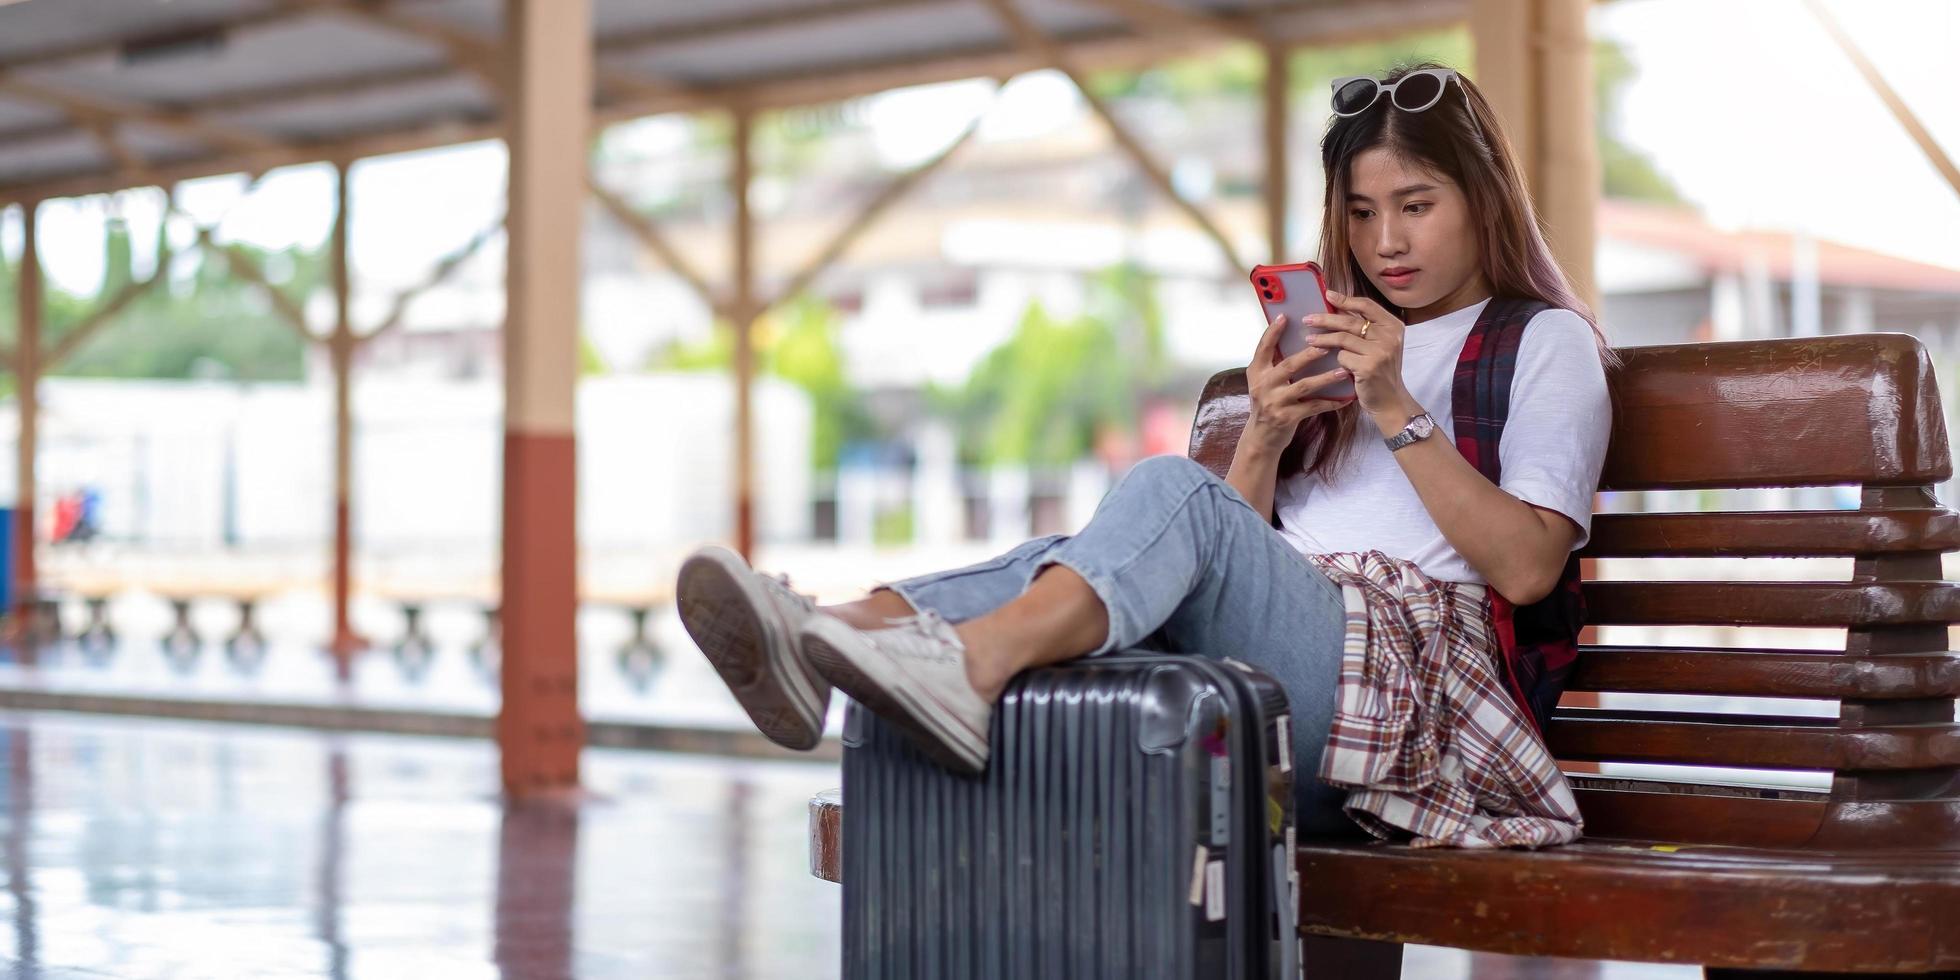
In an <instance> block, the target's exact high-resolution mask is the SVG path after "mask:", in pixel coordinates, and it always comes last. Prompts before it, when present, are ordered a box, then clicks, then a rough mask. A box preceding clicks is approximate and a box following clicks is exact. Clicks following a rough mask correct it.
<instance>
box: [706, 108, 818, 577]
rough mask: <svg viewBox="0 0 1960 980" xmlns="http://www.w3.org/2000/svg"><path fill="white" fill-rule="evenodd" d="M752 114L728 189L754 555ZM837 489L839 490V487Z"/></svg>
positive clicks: (739, 428) (743, 473)
mask: <svg viewBox="0 0 1960 980" xmlns="http://www.w3.org/2000/svg"><path fill="white" fill-rule="evenodd" d="M754 122H755V116H754V115H753V114H751V113H750V112H749V111H748V110H746V109H738V110H736V112H735V127H734V146H733V147H732V148H731V150H730V154H731V156H730V160H729V168H728V194H729V196H730V197H732V198H733V199H734V202H735V299H734V302H733V303H731V304H730V309H729V311H728V315H729V318H730V319H731V320H733V321H734V324H733V326H734V328H735V550H736V551H737V552H739V553H740V554H741V555H742V557H743V558H746V559H748V560H751V561H753V560H754V559H755V319H756V317H757V316H758V315H760V314H761V313H762V311H761V310H760V309H757V305H758V304H757V302H756V297H755V215H754V214H753V213H752V212H751V211H750V210H749V184H750V182H751V181H752V180H753V179H754V173H755V164H754V159H753V153H754V151H755V126H754ZM840 492H841V491H840Z"/></svg>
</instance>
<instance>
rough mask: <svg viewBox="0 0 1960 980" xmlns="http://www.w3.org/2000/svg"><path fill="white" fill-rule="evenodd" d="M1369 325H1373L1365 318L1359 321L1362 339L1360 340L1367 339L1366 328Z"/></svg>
mask: <svg viewBox="0 0 1960 980" xmlns="http://www.w3.org/2000/svg"><path fill="white" fill-rule="evenodd" d="M1370 326H1373V324H1371V323H1369V322H1368V321H1367V320H1363V321H1361V339H1362V340H1367V339H1368V328H1369V327H1370Z"/></svg>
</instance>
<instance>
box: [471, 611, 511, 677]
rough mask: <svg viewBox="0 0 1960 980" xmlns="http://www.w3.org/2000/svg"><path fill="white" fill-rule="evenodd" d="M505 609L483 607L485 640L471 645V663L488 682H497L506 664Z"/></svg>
mask: <svg viewBox="0 0 1960 980" xmlns="http://www.w3.org/2000/svg"><path fill="white" fill-rule="evenodd" d="M503 644H504V626H503V607H502V606H499V605H496V604H487V605H485V606H484V607H483V638H482V639H480V640H478V641H476V642H475V643H472V644H470V662H471V663H474V664H476V669H477V672H478V673H480V674H482V675H483V677H484V678H485V679H486V680H495V679H496V677H497V671H498V669H500V668H501V667H502V666H503V662H504V648H503Z"/></svg>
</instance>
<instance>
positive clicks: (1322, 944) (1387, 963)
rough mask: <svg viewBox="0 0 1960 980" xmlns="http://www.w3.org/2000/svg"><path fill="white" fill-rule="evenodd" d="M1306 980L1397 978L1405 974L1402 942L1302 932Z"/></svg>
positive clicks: (1302, 951)
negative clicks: (1385, 941) (1384, 941)
mask: <svg viewBox="0 0 1960 980" xmlns="http://www.w3.org/2000/svg"><path fill="white" fill-rule="evenodd" d="M1300 940H1301V953H1302V956H1301V959H1300V962H1301V963H1303V964H1305V966H1306V974H1307V980H1396V978H1397V977H1400V976H1401V975H1402V944H1401V943H1383V942H1376V941H1374V940H1371V939H1336V938H1334V937H1332V936H1301V937H1300Z"/></svg>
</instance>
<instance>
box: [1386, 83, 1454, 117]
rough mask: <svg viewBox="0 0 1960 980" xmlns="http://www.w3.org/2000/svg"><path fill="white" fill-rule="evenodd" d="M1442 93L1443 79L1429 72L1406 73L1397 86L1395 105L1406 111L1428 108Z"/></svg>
mask: <svg viewBox="0 0 1960 980" xmlns="http://www.w3.org/2000/svg"><path fill="white" fill-rule="evenodd" d="M1442 94H1443V80H1442V79H1440V78H1437V77H1436V76H1434V75H1428V74H1422V75H1405V76H1403V78H1402V84H1400V85H1397V86H1396V87H1395V106H1396V108H1398V109H1401V110H1403V111H1405V112H1417V111H1419V110H1422V109H1426V108H1428V107H1429V105H1430V103H1433V102H1435V101H1436V97H1437V96H1439V95H1442Z"/></svg>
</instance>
